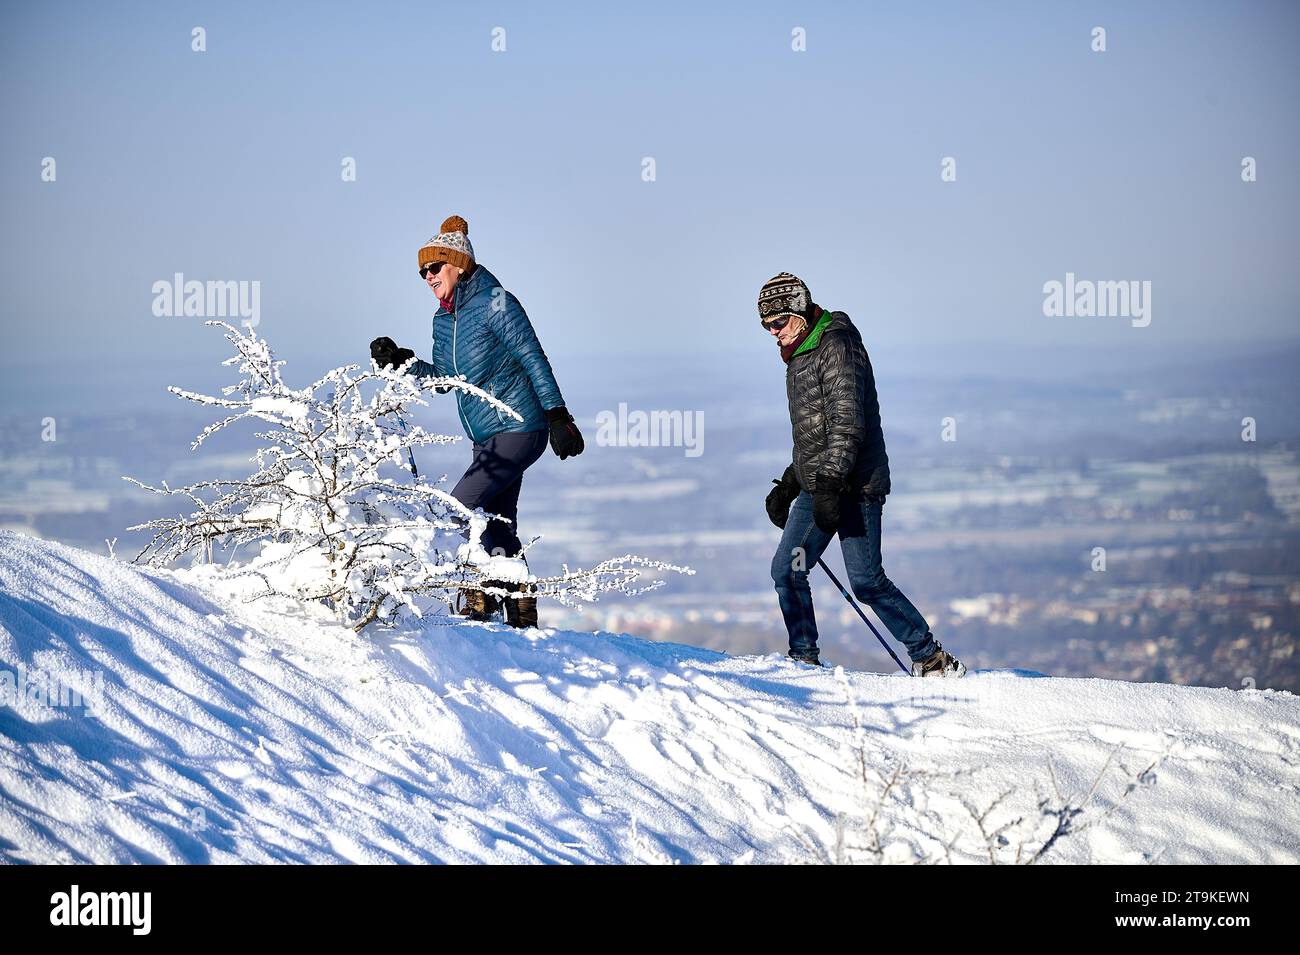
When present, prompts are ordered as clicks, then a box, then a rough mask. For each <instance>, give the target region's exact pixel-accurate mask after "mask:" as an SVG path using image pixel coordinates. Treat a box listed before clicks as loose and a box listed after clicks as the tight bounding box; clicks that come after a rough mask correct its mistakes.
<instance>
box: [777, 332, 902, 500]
mask: <svg viewBox="0 0 1300 955" xmlns="http://www.w3.org/2000/svg"><path fill="white" fill-rule="evenodd" d="M810 338H811V336H810ZM808 344H809V342H808V341H805V342H804V345H805V346H807V345H808ZM785 391H786V397H787V398H788V399H789V402H790V425H791V432H792V434H793V437H794V464H793V467H794V473H795V477H796V478H798V480H799V486H800V487H802V488H803V489H804V490H805V491H809V492H812V491H815V490H816V489H817V477H818V475H826V476H828V477H830V478H832V479H836V478H840V479H843V480H844V481H845V482H846V484H845V486H846V488H847V489H848V490H850V491H853V492H855V493H859V492H860V493H863V494H888V493H889V457H888V456H887V455H886V454H885V434H884V431H882V430H881V427H880V403H879V401H878V400H877V398H876V378H875V375H874V374H872V371H871V360H870V359H869V358H867V350H866V348H864V347H863V345H862V336H861V335H860V334H859V333H858V330H857V328H855V327H854V325H853V323H852V322H851V321H849V317H848V316H847V315H845V314H844V313H843V312H833V313H831V320H830V323H829V324H828V325H827V326H826V327H825V328H824V329H822V333H821V337H820V339H819V340H818V341H817V342H816V344H815V345H814V346H813V347H811V348H808V349H806V350H804V351H802V352H796V354H795V355H794V357H793V358H791V359H790V363H789V364H788V365H786V369H785Z"/></svg>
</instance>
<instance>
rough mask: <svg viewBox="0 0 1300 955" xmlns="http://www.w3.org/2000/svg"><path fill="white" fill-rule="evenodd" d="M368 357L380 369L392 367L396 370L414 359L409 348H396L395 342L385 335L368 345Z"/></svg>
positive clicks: (413, 353)
mask: <svg viewBox="0 0 1300 955" xmlns="http://www.w3.org/2000/svg"><path fill="white" fill-rule="evenodd" d="M370 357H371V358H373V359H374V360H375V364H377V365H378V366H379V367H380V368H385V367H387V366H389V365H392V366H393V367H394V368H398V367H400V366H401V365H402V363H403V362H407V361H410V360H411V359H412V358H414V357H415V352H413V351H411V349H409V348H398V347H397V342H395V341H393V340H392V339H391V338H389V337H388V336H387V335H381V336H380V337H379V338H376V339H375V340H374V341H373V342H371V343H370Z"/></svg>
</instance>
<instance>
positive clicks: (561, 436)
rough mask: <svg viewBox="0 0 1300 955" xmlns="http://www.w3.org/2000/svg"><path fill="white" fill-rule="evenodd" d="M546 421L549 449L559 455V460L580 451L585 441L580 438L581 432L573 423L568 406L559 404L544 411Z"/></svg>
mask: <svg viewBox="0 0 1300 955" xmlns="http://www.w3.org/2000/svg"><path fill="white" fill-rule="evenodd" d="M546 423H547V425H549V426H550V429H551V450H552V451H554V452H555V453H556V454H558V455H559V456H560V460H561V461H563V460H564V459H565V458H567V457H570V456H571V455H578V454H581V453H582V449H583V448H585V447H586V443H585V442H584V441H583V440H582V432H581V431H579V430H578V426H577V425H576V424H574V423H573V415H571V414H569V409H568V408H566V407H564V405H560V406H559V407H558V408H551V409H549V410H548V411H547V412H546Z"/></svg>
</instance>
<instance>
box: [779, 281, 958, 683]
mask: <svg viewBox="0 0 1300 955" xmlns="http://www.w3.org/2000/svg"><path fill="white" fill-rule="evenodd" d="M758 315H759V320H760V321H761V322H762V324H763V327H764V328H765V329H766V330H767V331H768V333H769V334H771V335H772V336H773V337H774V338H776V341H777V344H778V345H779V346H780V348H781V358H782V359H783V360H784V361H785V362H786V372H785V389H786V396H787V398H788V400H789V403H790V425H791V432H792V435H793V438H794V455H793V461H792V463H791V465H790V466H789V467H788V468H786V470H785V474H784V475H782V477H781V478H780V479H779V480H776V481H774V482H773V483H774V484H776V487H775V488H773V489H772V491H771V492H770V493H769V494H768V496H767V513H768V517H770V518H771V520H772V523H774V524H775V525H776V526H777V527H780V528H782V529H783V530H784V533H783V534H782V536H781V543H780V545H779V546H778V547H777V551H776V555H775V556H774V557H773V558H772V580H773V582H774V583H775V584H776V593H777V597H778V598H779V600H780V603H781V614H782V616H783V617H784V618H785V625H786V629H787V630H788V631H789V634H790V656H791V657H792V658H794V659H796V660H801V661H804V662H807V663H813V664H817V663H819V657H818V652H817V621H816V618H815V617H814V615H813V605H812V591H811V589H810V588H809V586H808V568H809V567H812V566H813V565H815V564H816V563H817V561H818V560H819V559H820V558H821V555H822V553H823V552H824V551H825V550H826V548H827V547H828V546H829V545H830V542H831V538H832V537H834V536H835V535H836V534H837V533H838V534H839V536H840V548H841V550H842V551H843V553H844V566H845V568H846V569H847V570H848V573H849V580H850V582H851V583H852V586H853V593H854V595H855V596H856V597H857V598H858V599H859V600H861V601H862V602H863V603H865V604H867V605H869V606H870V607H871V609H873V610H874V611H875V612H876V615H877V616H879V617H880V619H881V621H882V622H883V623H884V624H885V626H886V627H887V628H888V629H889V632H890V633H892V634H893V635H894V637H895V638H897V639H898V640H899V641H900V642H902V644H903V645H904V646H905V647H907V652H908V655H909V656H910V657H911V658H912V673H913V675H914V676H962V675H964V674H965V672H966V668H965V667H964V666H962V664H961V662H960V661H959V660H957V659H956V658H955V657H953V656H952V655H951V654H950V653H948V652H947V651H946V650H944V649H943V647H941V646H940V645H939V643H938V641H936V640H935V639H934V636H933V635H932V634H931V633H930V627H929V625H928V624H927V623H926V622H925V618H924V617H922V616H921V614H920V612H919V611H918V610H917V609H916V607H914V606H913V605H912V602H911V601H910V600H908V599H907V597H906V596H905V595H904V594H903V593H902V591H900V590H899V589H898V588H897V587H895V586H894V584H893V583H892V582H891V581H890V579H889V578H888V577H886V576H885V571H884V568H883V566H882V565H881V560H880V517H881V510H882V508H883V507H884V503H885V495H887V494H888V493H889V490H890V488H889V456H888V455H887V454H886V453H885V435H884V431H883V430H882V428H881V426H880V404H879V401H878V400H877V398H876V380H875V376H874V375H873V374H872V371H871V361H870V359H868V357H867V350H866V349H865V348H864V347H863V345H862V336H861V335H860V334H859V333H858V330H857V328H855V327H854V325H853V323H852V322H851V321H849V317H848V316H847V315H846V314H844V313H843V312H828V311H826V310H824V309H822V308H821V307H820V306H818V305H815V304H814V303H813V301H812V297H811V296H810V295H809V293H808V287H807V286H806V285H804V283H803V282H802V281H800V280H799V279H798V278H796V277H795V276H793V275H791V274H790V273H789V272H782V273H781V274H780V275H777V276H776V277H774V278H772V279H771V280H769V281H768V282H767V284H766V285H764V286H763V289H762V291H761V292H760V293H759V298H758Z"/></svg>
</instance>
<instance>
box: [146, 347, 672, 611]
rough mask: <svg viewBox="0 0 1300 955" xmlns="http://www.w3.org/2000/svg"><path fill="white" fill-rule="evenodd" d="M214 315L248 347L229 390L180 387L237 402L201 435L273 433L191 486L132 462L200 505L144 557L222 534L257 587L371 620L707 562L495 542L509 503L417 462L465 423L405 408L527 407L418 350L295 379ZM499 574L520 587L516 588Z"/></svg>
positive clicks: (157, 538)
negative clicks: (443, 404)
mask: <svg viewBox="0 0 1300 955" xmlns="http://www.w3.org/2000/svg"><path fill="white" fill-rule="evenodd" d="M207 324H208V325H215V326H219V327H221V328H223V329H225V337H226V339H227V340H228V341H229V342H230V343H231V344H232V345H233V346H234V347H235V351H236V354H235V355H234V356H233V357H231V358H228V359H226V361H225V362H223V364H225V365H235V364H237V365H238V370H239V374H240V376H241V377H240V380H239V381H238V383H236V384H234V385H230V386H228V387H226V388H224V389H222V397H215V396H210V395H202V394H196V393H194V392H190V391H186V390H184V389H181V388H176V387H171V388H169V389H168V390H169V391H170V392H172V393H173V394H175V395H178V396H180V397H181V398H184V399H186V400H187V401H193V402H196V403H198V404H201V405H207V406H210V407H213V408H217V409H221V411H222V412H223V413H224V417H222V418H221V419H220V420H218V421H216V422H214V423H213V424H210V425H209V426H208V427H206V428H204V429H203V431H202V432H201V433H200V434H199V436H198V437H197V438H195V439H194V442H193V443H192V444H191V446H190V449H191V450H197V449H198V448H199V446H200V445H202V444H203V442H204V441H205V440H207V439H208V438H209V437H211V436H212V435H213V434H215V433H216V432H218V431H221V430H223V429H225V428H228V427H230V426H231V425H234V424H236V423H238V422H241V421H245V420H249V419H251V420H254V421H258V422H262V423H264V424H265V425H266V427H265V428H264V429H263V430H261V431H258V432H256V437H258V438H259V439H261V441H262V442H263V446H262V447H260V448H259V449H258V450H257V453H256V454H255V455H254V457H253V461H254V462H255V463H256V470H255V471H254V472H253V473H252V474H250V475H249V476H248V477H246V478H242V479H235V480H209V481H199V482H197V483H194V484H188V485H186V486H184V487H170V486H168V485H167V483H166V482H163V483H162V486H161V487H153V486H150V485H147V484H143V483H141V482H140V481H137V480H135V479H134V478H129V477H128V478H126V480H128V481H131V482H132V483H134V484H137V485H139V486H140V487H142V488H144V489H146V490H148V491H153V492H155V493H158V494H165V495H179V496H181V497H184V498H186V499H188V500H189V502H190V503H191V504H192V505H193V508H194V509H193V510H192V511H191V512H190V513H189V514H182V515H179V516H177V517H174V518H160V519H158V520H152V521H148V522H146V523H143V524H136V525H134V526H132V527H131V528H130V530H147V531H152V532H153V537H152V538H151V540H150V541H149V542H148V544H146V545H145V547H144V548H143V549H142V550H141V551H140V553H139V554H138V555H137V556H136V558H135V560H136V561H138V562H145V563H148V564H151V565H155V566H161V565H165V564H169V563H172V562H174V561H178V560H181V559H182V558H184V557H186V556H187V555H188V556H191V557H195V558H200V557H206V558H207V559H208V560H211V559H212V557H213V552H214V549H217V548H220V549H222V550H224V551H229V556H228V559H227V568H228V569H227V570H226V571H225V572H227V573H230V574H236V575H255V576H256V577H258V578H260V579H261V580H262V582H263V583H264V584H265V588H264V589H262V590H260V591H258V592H257V593H255V594H254V595H253V598H257V597H265V596H270V595H279V596H289V597H293V598H296V599H298V600H304V601H320V602H323V603H326V604H327V605H329V606H331V607H332V608H333V609H334V611H335V613H336V614H337V615H338V618H339V619H340V621H342V622H344V623H346V624H347V625H349V626H351V627H353V628H354V629H355V630H358V631H360V630H361V629H362V628H364V627H365V626H367V625H368V624H370V623H372V622H374V621H376V620H384V619H387V618H390V617H391V616H392V615H393V614H394V613H395V612H396V611H397V610H398V609H399V608H401V607H406V608H407V609H409V610H410V611H411V612H413V613H415V614H416V615H417V616H419V615H421V614H422V612H423V610H424V609H427V605H428V603H429V602H431V601H436V600H442V601H443V602H446V603H448V604H450V602H451V599H452V597H453V595H454V593H455V592H456V591H457V590H460V589H466V588H478V589H488V590H489V591H490V592H493V593H497V594H502V595H504V594H507V593H513V594H523V593H529V594H542V595H548V596H551V597H554V598H555V599H557V600H558V601H560V602H561V603H563V604H566V605H568V606H574V605H576V604H577V603H579V602H582V601H593V600H595V599H597V597H598V595H599V594H600V593H603V592H605V591H610V590H614V591H618V592H621V593H623V594H626V595H629V596H631V595H635V594H638V593H643V592H645V591H646V590H651V589H653V588H655V587H658V586H660V585H662V583H663V581H662V580H656V581H651V582H650V583H648V584H646V585H644V586H640V587H638V586H635V584H636V582H637V581H638V579H639V577H640V574H641V569H642V568H653V569H658V570H673V571H679V572H683V573H694V571H692V570H690V569H689V568H686V567H675V566H673V565H670V564H665V563H662V562H660V561H654V560H648V559H646V558H642V557H636V556H633V555H626V556H624V557H619V558H613V559H611V560H606V561H604V562H602V563H600V564H598V565H597V566H595V567H592V568H591V569H590V570H576V571H569V569H568V568H567V567H565V570H564V573H563V574H560V575H558V576H555V577H547V578H537V577H535V576H533V575H531V574H529V572H528V569H527V566H526V565H525V564H524V562H523V561H522V560H521V559H519V558H517V557H502V556H499V555H498V556H492V555H489V554H487V553H486V551H485V550H484V549H483V546H482V542H481V537H482V533H483V531H484V529H485V528H486V527H487V522H488V521H489V520H505V518H502V517H499V516H498V515H493V514H487V513H485V512H483V511H482V510H475V511H469V510H467V509H466V508H465V507H464V506H463V505H462V504H461V503H460V502H459V501H457V500H456V499H455V498H454V497H452V496H451V494H449V493H448V492H447V491H445V490H443V489H442V488H440V487H437V486H434V485H432V484H430V483H428V482H427V481H426V480H424V479H423V478H419V477H416V470H415V466H414V457H413V453H412V449H413V448H417V447H423V446H426V445H442V444H448V443H451V442H454V441H459V440H460V439H459V438H456V437H451V436H448V435H439V434H430V433H429V432H427V431H426V430H425V429H424V428H422V427H420V426H418V425H416V426H412V427H409V428H408V427H407V426H406V422H405V418H404V416H403V415H404V413H406V412H409V411H410V409H411V408H412V407H413V406H416V405H423V404H427V402H426V401H425V400H424V398H423V395H424V393H426V392H428V391H430V390H432V389H437V390H438V391H440V392H446V391H449V390H452V389H460V390H463V391H465V392H468V393H469V394H472V395H474V397H476V398H478V399H479V400H481V401H486V402H489V403H490V404H492V405H494V406H496V407H497V408H499V409H500V410H501V411H502V413H504V414H508V415H511V416H513V417H514V418H516V419H518V417H519V416H518V415H517V414H516V413H515V412H514V410H513V409H511V408H509V407H508V406H507V405H505V404H504V403H502V402H501V401H499V400H498V399H496V398H495V397H493V396H492V395H489V394H487V393H486V392H484V391H482V390H480V389H478V388H476V387H474V386H473V385H471V384H469V383H468V382H467V381H465V380H464V379H463V378H416V377H414V376H412V375H408V374H405V368H406V366H405V365H404V366H403V367H402V368H401V369H396V370H394V369H390V368H379V367H377V366H376V365H375V364H374V362H371V365H370V367H369V368H368V369H362V368H361V366H359V365H346V366H343V367H341V368H335V369H334V370H332V371H330V372H328V373H327V374H326V375H324V376H323V377H321V378H319V379H317V380H316V381H314V382H312V383H311V384H310V385H308V386H306V387H305V388H301V389H293V388H290V387H289V386H288V385H287V384H285V382H284V380H283V379H282V377H281V374H280V369H281V366H282V365H283V364H284V362H283V361H277V360H276V359H275V358H274V356H273V355H272V353H271V350H270V348H269V347H268V346H267V343H266V340H265V339H262V338H258V337H257V334H256V332H254V331H253V330H252V329H249V330H248V331H247V332H245V331H241V330H240V329H238V328H235V327H234V326H232V325H229V324H227V323H226V322H219V321H213V322H208V323H207ZM535 541H536V539H534V541H530V542H529V545H528V546H532V544H533V543H535ZM237 557H239V558H242V560H239V561H237V560H236V558H237ZM489 582H496V587H495V588H494V587H492V586H489ZM501 582H505V583H506V584H507V585H508V586H511V587H514V588H516V589H514V590H503V589H501ZM421 598H428V599H427V600H422V599H421Z"/></svg>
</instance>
